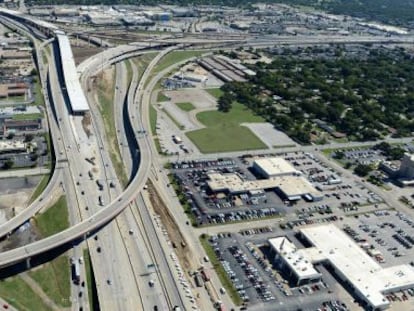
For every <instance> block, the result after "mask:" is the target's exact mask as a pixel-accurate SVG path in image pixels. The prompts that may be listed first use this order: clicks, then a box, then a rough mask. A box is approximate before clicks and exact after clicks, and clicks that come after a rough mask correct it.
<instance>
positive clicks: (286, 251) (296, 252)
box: [269, 237, 322, 283]
mask: <svg viewBox="0 0 414 311" xmlns="http://www.w3.org/2000/svg"><path fill="white" fill-rule="evenodd" d="M269 244H270V247H271V248H272V249H273V251H274V252H276V256H277V258H280V259H281V260H282V261H283V262H284V263H285V265H287V266H288V268H289V270H290V271H292V272H293V273H294V274H295V277H296V280H297V281H298V283H300V282H301V281H307V280H319V279H320V278H321V277H322V274H321V273H319V272H318V271H317V270H316V269H315V268H314V267H313V264H312V261H311V259H310V258H309V256H308V255H307V253H306V249H297V247H296V246H295V245H294V244H293V243H292V242H291V241H289V240H288V238H286V237H277V238H274V239H270V240H269Z"/></svg>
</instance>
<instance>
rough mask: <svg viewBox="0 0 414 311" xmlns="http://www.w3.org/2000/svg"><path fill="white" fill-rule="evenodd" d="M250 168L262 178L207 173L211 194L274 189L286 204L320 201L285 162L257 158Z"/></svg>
mask: <svg viewBox="0 0 414 311" xmlns="http://www.w3.org/2000/svg"><path fill="white" fill-rule="evenodd" d="M253 169H254V170H255V171H256V172H257V173H258V174H259V175H260V176H261V177H264V178H265V179H258V180H245V179H243V178H242V177H241V176H240V175H239V174H237V173H226V174H222V173H217V172H211V173H208V174H207V176H208V178H209V180H208V181H207V184H208V186H209V188H210V190H211V191H213V192H227V193H231V194H241V193H249V192H252V191H258V190H274V191H275V192H276V193H277V194H278V195H279V196H280V197H282V198H283V199H285V200H289V201H295V200H300V199H301V198H302V197H303V198H306V199H307V200H308V201H319V200H322V198H323V195H322V194H321V193H320V192H319V191H318V190H316V189H315V188H314V187H313V185H312V184H311V183H310V182H309V181H308V180H307V179H306V178H305V177H303V176H302V175H301V173H300V172H299V171H297V170H296V169H295V168H294V167H293V166H292V165H291V164H290V163H289V162H287V161H286V160H285V159H282V158H263V159H257V160H256V161H254V162H253Z"/></svg>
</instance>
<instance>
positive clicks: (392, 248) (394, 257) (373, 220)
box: [344, 211, 414, 267]
mask: <svg viewBox="0 0 414 311" xmlns="http://www.w3.org/2000/svg"><path fill="white" fill-rule="evenodd" d="M345 222H346V224H345V226H344V229H345V231H346V232H347V233H348V234H349V235H350V236H351V237H352V238H353V239H354V240H355V241H356V242H357V243H359V244H360V246H361V247H362V248H364V249H365V250H366V251H367V252H368V253H369V254H371V256H372V257H374V258H375V259H376V260H377V261H378V262H379V263H380V264H381V265H382V266H384V267H388V266H395V265H399V264H409V263H411V264H412V265H414V248H413V246H414V235H413V234H412V232H413V228H414V221H413V220H412V219H410V218H409V217H407V216H406V215H404V214H403V213H401V212H397V211H379V212H375V213H367V214H364V215H360V216H359V217H358V218H355V217H350V218H349V219H346V220H345Z"/></svg>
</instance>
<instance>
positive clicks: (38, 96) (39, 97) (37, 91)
mask: <svg viewBox="0 0 414 311" xmlns="http://www.w3.org/2000/svg"><path fill="white" fill-rule="evenodd" d="M33 83H34V96H35V104H36V105H37V106H44V105H45V99H44V98H43V94H42V86H41V85H40V81H39V76H36V77H35V78H34V80H33Z"/></svg>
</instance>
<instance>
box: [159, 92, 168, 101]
mask: <svg viewBox="0 0 414 311" xmlns="http://www.w3.org/2000/svg"><path fill="white" fill-rule="evenodd" d="M169 100H170V98H169V97H168V96H166V95H165V94H164V92H163V91H162V90H159V92H158V94H157V102H166V101H169Z"/></svg>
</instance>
